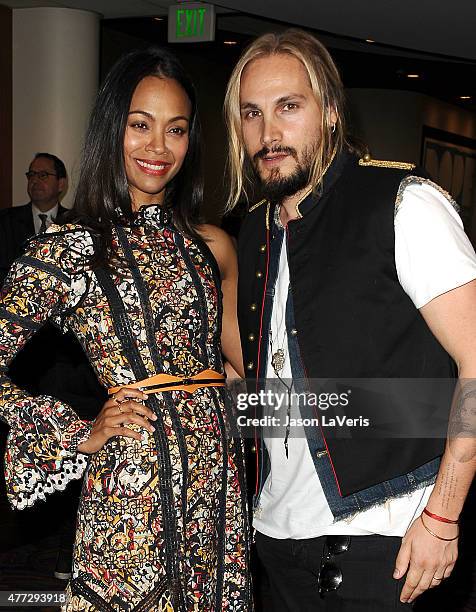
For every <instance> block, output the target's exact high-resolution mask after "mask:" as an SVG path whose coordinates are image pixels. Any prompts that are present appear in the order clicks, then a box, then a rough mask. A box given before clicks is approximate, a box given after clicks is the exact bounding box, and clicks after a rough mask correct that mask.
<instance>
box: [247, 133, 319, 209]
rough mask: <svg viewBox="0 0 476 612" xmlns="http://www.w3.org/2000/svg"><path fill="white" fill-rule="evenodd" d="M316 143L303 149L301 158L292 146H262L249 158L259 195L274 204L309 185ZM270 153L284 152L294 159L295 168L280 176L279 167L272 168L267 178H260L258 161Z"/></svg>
mask: <svg viewBox="0 0 476 612" xmlns="http://www.w3.org/2000/svg"><path fill="white" fill-rule="evenodd" d="M316 150H317V145H314V146H313V145H310V146H308V147H306V148H305V149H303V152H302V159H301V160H299V158H298V154H297V151H296V149H293V148H292V147H275V148H273V149H268V148H267V147H263V149H261V150H260V151H258V152H257V153H255V154H254V155H253V160H252V161H251V160H249V162H251V163H250V165H251V168H252V171H253V175H254V181H255V184H257V185H258V186H259V191H260V195H261V197H263V198H266V199H267V200H269V201H270V202H273V203H274V204H281V203H282V202H283V200H285V199H286V198H289V197H291V196H293V195H294V194H296V193H298V192H299V191H302V190H303V189H305V188H306V187H307V186H308V185H309V181H310V178H311V167H312V162H313V161H314V158H315V156H316ZM270 153H286V154H288V155H290V156H291V157H293V158H294V159H295V160H296V168H295V169H294V170H293V172H292V173H291V174H289V175H287V176H282V175H281V173H280V171H279V168H273V169H272V170H271V174H270V175H269V176H268V177H267V178H265V179H264V178H262V177H261V175H260V173H259V170H258V161H259V160H260V159H262V158H264V157H266V156H267V155H269V154H270Z"/></svg>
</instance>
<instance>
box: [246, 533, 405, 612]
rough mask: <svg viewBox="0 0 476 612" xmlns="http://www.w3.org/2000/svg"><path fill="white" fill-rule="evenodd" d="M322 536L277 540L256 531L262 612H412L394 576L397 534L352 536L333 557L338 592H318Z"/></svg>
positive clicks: (323, 543) (397, 542)
mask: <svg viewBox="0 0 476 612" xmlns="http://www.w3.org/2000/svg"><path fill="white" fill-rule="evenodd" d="M325 542H326V538H325V536H324V537H320V538H312V539H309V540H276V539H274V538H268V537H267V536H265V535H263V534H261V533H257V534H256V549H257V553H258V557H259V560H260V562H261V564H262V569H264V574H265V575H264V576H263V584H262V588H260V599H261V602H260V603H261V608H262V610H263V611H264V612H318V611H320V610H322V611H324V610H325V611H326V612H385V611H387V610H406V611H407V612H408V611H409V610H411V606H410V605H408V604H402V603H400V601H399V596H400V592H401V590H402V587H403V583H404V580H395V579H394V578H392V574H393V570H394V568H395V559H396V558H397V554H398V550H399V548H400V543H401V538H396V537H383V536H376V535H375V536H374V535H371V536H352V537H351V542H350V547H349V549H348V550H347V551H346V552H344V553H342V554H339V555H336V556H335V557H333V560H332V561H333V563H335V564H336V565H337V566H338V567H339V568H340V569H341V571H342V576H343V579H342V583H341V584H340V586H339V587H338V589H337V590H336V591H332V592H328V593H325V595H324V598H321V596H320V595H319V590H318V589H319V587H318V575H319V567H320V564H321V559H322V554H323V550H324V548H325Z"/></svg>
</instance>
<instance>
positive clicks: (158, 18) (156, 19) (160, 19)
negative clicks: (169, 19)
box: [154, 17, 164, 21]
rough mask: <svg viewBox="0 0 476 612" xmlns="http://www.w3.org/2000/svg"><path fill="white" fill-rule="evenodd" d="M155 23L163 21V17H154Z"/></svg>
mask: <svg viewBox="0 0 476 612" xmlns="http://www.w3.org/2000/svg"><path fill="white" fill-rule="evenodd" d="M154 19H155V21H163V20H164V18H163V17H154Z"/></svg>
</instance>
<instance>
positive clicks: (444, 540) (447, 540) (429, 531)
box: [420, 514, 459, 542]
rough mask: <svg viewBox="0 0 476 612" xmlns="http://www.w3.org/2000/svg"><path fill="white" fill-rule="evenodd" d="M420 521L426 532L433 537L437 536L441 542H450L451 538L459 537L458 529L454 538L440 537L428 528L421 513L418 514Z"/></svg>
mask: <svg viewBox="0 0 476 612" xmlns="http://www.w3.org/2000/svg"><path fill="white" fill-rule="evenodd" d="M420 521H421V524H422V525H423V527H424V528H425V529H426V530H427V531H428V533H429V534H431V535H432V536H433V537H434V538H438V540H443V542H452V541H453V540H457V539H458V538H459V529H458V534H457V535H456V536H455V537H454V538H442V537H441V536H439V535H438V534H436V533H433V531H431V530H430V529H428V527H427V526H426V525H425V523H424V522H423V515H422V514H420Z"/></svg>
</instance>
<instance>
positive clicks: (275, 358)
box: [269, 319, 293, 459]
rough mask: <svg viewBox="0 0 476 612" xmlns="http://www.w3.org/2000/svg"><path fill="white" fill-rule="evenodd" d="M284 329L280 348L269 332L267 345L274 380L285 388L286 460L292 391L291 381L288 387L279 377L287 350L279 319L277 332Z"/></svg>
mask: <svg viewBox="0 0 476 612" xmlns="http://www.w3.org/2000/svg"><path fill="white" fill-rule="evenodd" d="M283 328H284V336H283V338H282V341H281V342H280V345H281V346H279V345H278V346H275V345H274V342H273V331H272V329H270V330H269V343H270V348H271V366H272V368H273V371H274V373H275V375H276V378H277V379H278V380H279V381H280V382H281V384H282V385H283V386H284V387H285V389H286V392H287V400H288V401H287V406H286V434H285V437H284V449H285V452H286V459H289V444H288V439H289V434H290V425H289V421H290V415H291V393H292V389H293V381H291V384H290V385H287V384H286V382H285V381H284V379H283V378H282V376H281V371H282V369H283V368H284V364H285V363H286V349H287V329H286V325H285V324H284V321H283V320H282V319H281V326H279V325H276V329H277V330H281V329H283Z"/></svg>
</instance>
